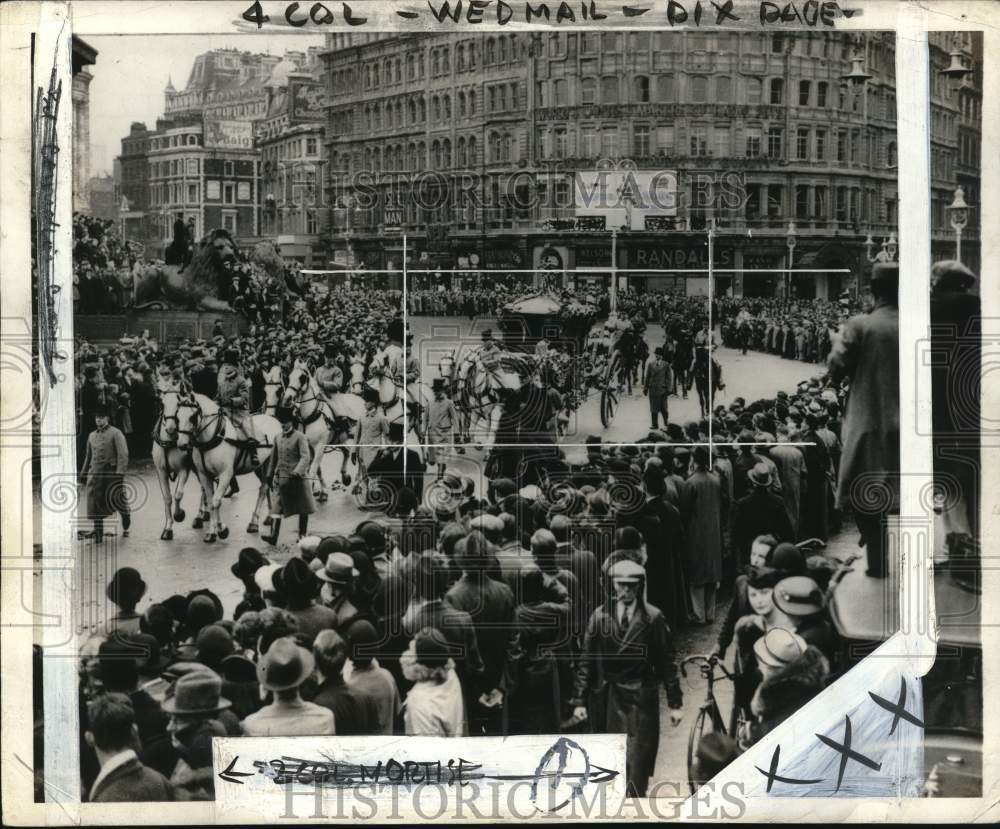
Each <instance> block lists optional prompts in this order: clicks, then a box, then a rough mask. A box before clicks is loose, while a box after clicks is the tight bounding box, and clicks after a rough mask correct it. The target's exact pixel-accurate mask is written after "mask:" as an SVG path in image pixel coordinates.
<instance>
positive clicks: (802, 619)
mask: <svg viewBox="0 0 1000 829" xmlns="http://www.w3.org/2000/svg"><path fill="white" fill-rule="evenodd" d="M774 604H775V606H776V607H777V608H778V609H779V610H780V611H782V612H783V613H784V614H785V615H786V616H788V617H789V618H790V619H791V620H792V622H794V624H795V632H796V633H797V634H799V635H800V636H801V637H802V638H803V639H805V640H806V642H808V643H809V644H810V645H815V646H816V647H817V648H819V649H820V651H822V652H823V654H824V655H826V656H827V657H828V658H831V657H832V656H833V654H834V652H835V651H836V645H837V642H836V639H837V634H836V632H835V631H834V629H833V625H832V624H831V623H830V620H829V618H828V614H827V612H826V598H825V597H824V595H823V591H822V590H820V589H819V585H818V584H816V582H815V581H814V580H813V579H811V578H809V577H808V576H789V577H788V578H785V579H782V580H781V581H779V582H778V583H777V584H776V585H775V586H774Z"/></svg>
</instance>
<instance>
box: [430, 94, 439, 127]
mask: <svg viewBox="0 0 1000 829" xmlns="http://www.w3.org/2000/svg"><path fill="white" fill-rule="evenodd" d="M431 111H432V112H433V113H434V120H435V121H440V120H441V101H440V100H439V99H438V96H437V95H435V96H434V97H432V98H431Z"/></svg>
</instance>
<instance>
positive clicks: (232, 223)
mask: <svg viewBox="0 0 1000 829" xmlns="http://www.w3.org/2000/svg"><path fill="white" fill-rule="evenodd" d="M222 229H223V230H226V231H228V232H229V233H230V235H232V236H236V235H237V233H236V212H235V211H233V210H224V211H222Z"/></svg>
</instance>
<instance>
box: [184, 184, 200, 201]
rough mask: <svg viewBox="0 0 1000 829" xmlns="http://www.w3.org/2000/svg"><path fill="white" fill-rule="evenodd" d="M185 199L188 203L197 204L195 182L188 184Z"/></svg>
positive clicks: (196, 186)
mask: <svg viewBox="0 0 1000 829" xmlns="http://www.w3.org/2000/svg"><path fill="white" fill-rule="evenodd" d="M187 201H188V204H197V203H198V185H197V184H189V185H188V192H187Z"/></svg>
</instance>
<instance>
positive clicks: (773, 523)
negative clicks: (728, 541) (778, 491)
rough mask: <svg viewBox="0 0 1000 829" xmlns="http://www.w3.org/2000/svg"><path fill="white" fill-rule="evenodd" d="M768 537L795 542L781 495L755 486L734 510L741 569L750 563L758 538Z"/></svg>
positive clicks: (734, 543)
mask: <svg viewBox="0 0 1000 829" xmlns="http://www.w3.org/2000/svg"><path fill="white" fill-rule="evenodd" d="M768 534H772V535H774V536H775V537H776V538H777V539H778V540H779V541H793V540H794V538H795V536H794V534H793V533H792V525H791V522H790V521H789V520H788V510H786V509H785V502H784V501H783V500H782V498H781V496H780V495H775V494H774V493H773V492H769V491H768V490H767V489H765V488H763V487H755V488H754V490H753V492H751V493H750V494H749V495H747V496H746V497H744V498H740V500H739V501H737V502H736V506H735V507H734V509H733V549H734V550H735V552H736V564H737V566H738V567H745V566H746V565H747V564H749V563H750V545H751V544H752V543H753V540H754V539H755V538H756V537H757V536H758V535H768Z"/></svg>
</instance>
